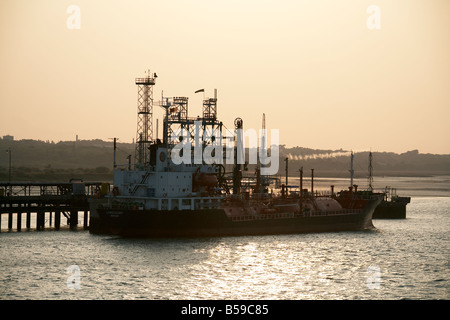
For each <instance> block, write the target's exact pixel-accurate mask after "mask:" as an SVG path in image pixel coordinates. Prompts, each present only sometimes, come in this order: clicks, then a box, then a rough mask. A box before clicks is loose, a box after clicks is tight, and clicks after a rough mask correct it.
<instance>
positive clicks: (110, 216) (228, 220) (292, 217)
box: [89, 199, 380, 238]
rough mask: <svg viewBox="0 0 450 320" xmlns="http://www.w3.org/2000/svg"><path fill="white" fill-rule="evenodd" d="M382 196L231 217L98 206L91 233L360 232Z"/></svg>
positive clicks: (210, 212) (369, 223) (367, 226)
mask: <svg viewBox="0 0 450 320" xmlns="http://www.w3.org/2000/svg"><path fill="white" fill-rule="evenodd" d="M379 202H380V199H374V200H369V201H368V202H367V204H366V206H365V207H364V208H363V209H353V210H342V211H336V212H315V213H312V214H311V215H300V214H294V213H293V212H292V213H286V212H283V213H274V214H260V215H257V216H239V217H229V216H228V215H227V214H226V212H225V210H224V209H221V208H218V209H203V210H180V211H173V210H172V211H164V210H159V211H158V210H114V209H107V208H98V209H97V212H96V216H95V217H91V224H90V228H89V230H90V232H91V233H94V234H112V235H118V236H123V237H139V238H141V237H144V238H154V237H217V236H244V235H268V234H295V233H311V232H338V231H357V230H366V229H371V228H373V224H372V214H373V212H374V210H375V208H376V206H377V205H378V204H379Z"/></svg>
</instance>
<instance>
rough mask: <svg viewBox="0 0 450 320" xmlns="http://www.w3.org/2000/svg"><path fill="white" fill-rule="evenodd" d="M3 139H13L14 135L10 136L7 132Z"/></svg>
mask: <svg viewBox="0 0 450 320" xmlns="http://www.w3.org/2000/svg"><path fill="white" fill-rule="evenodd" d="M3 140H6V141H14V136H10V135H9V134H8V135H6V136H3Z"/></svg>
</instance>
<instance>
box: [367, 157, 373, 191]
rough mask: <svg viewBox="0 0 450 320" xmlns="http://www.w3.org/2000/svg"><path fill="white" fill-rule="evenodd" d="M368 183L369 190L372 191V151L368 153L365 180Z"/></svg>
mask: <svg viewBox="0 0 450 320" xmlns="http://www.w3.org/2000/svg"><path fill="white" fill-rule="evenodd" d="M367 180H368V182H369V190H370V191H373V186H372V183H373V175H372V151H370V153H369V177H368V178H367Z"/></svg>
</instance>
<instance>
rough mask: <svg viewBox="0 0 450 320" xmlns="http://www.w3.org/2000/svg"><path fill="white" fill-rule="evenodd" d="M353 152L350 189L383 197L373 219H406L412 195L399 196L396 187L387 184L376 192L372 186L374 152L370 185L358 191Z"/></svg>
mask: <svg viewBox="0 0 450 320" xmlns="http://www.w3.org/2000/svg"><path fill="white" fill-rule="evenodd" d="M353 157H354V155H353V152H352V153H351V161H350V170H349V171H350V187H349V190H353V191H354V194H356V195H357V196H358V197H362V198H364V197H373V196H375V195H376V196H379V197H381V201H380V203H379V205H378V206H377V207H376V208H375V211H374V212H373V215H372V219H406V206H407V205H408V203H410V202H411V197H405V196H398V195H397V192H396V189H395V188H391V187H389V186H386V187H385V188H384V190H382V191H379V192H375V191H374V188H373V186H372V184H373V174H372V152H369V173H368V177H367V180H368V187H367V189H366V190H360V191H358V186H357V185H355V184H353V173H354V171H353ZM345 195H346V191H343V192H340V193H338V194H337V197H338V198H340V197H342V196H344V197H345Z"/></svg>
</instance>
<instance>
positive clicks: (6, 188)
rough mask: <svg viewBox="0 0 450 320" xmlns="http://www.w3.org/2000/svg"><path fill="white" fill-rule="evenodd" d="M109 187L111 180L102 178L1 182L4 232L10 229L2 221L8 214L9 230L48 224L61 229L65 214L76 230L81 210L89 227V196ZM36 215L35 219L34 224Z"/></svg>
mask: <svg viewBox="0 0 450 320" xmlns="http://www.w3.org/2000/svg"><path fill="white" fill-rule="evenodd" d="M108 190H109V184H107V183H101V182H82V181H75V182H74V181H71V182H68V183H51V182H45V183H39V182H34V183H31V182H30V183H26V182H25V183H24V182H21V183H20V182H11V183H5V182H0V232H1V231H2V230H5V229H6V228H5V227H4V226H3V225H2V217H3V216H4V215H7V216H8V222H7V230H9V231H13V230H15V231H22V230H23V227H25V228H26V229H27V230H31V229H32V228H34V229H35V230H38V231H41V230H44V229H47V228H51V229H54V230H60V228H61V216H64V217H65V218H66V219H67V226H68V227H69V228H70V229H71V230H75V229H78V228H79V226H78V219H79V213H80V212H82V215H83V228H84V229H88V228H89V201H88V199H89V197H96V196H99V195H100V194H105V193H106V192H107V191H108ZM24 216H25V217H26V218H25V219H23V217H24ZM32 216H33V218H34V219H35V223H34V224H33V225H32ZM23 220H25V225H23ZM14 221H15V222H16V224H15V226H13V222H14ZM46 222H47V223H46ZM14 227H15V228H14Z"/></svg>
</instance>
